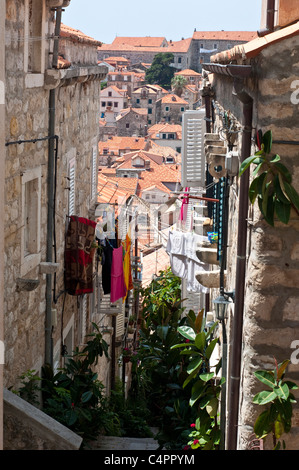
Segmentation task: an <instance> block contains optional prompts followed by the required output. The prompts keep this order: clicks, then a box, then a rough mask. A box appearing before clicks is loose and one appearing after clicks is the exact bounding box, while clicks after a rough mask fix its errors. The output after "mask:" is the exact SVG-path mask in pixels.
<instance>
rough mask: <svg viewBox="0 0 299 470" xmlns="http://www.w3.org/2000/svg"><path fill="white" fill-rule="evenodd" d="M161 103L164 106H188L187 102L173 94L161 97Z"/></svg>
mask: <svg viewBox="0 0 299 470" xmlns="http://www.w3.org/2000/svg"><path fill="white" fill-rule="evenodd" d="M161 101H162V103H165V104H170V103H171V104H188V101H186V100H184V99H183V98H180V97H179V96H177V95H174V94H173V93H168V95H165V96H163V97H162V98H161Z"/></svg>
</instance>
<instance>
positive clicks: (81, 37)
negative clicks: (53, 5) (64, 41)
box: [60, 24, 102, 47]
mask: <svg viewBox="0 0 299 470" xmlns="http://www.w3.org/2000/svg"><path fill="white" fill-rule="evenodd" d="M60 36H61V37H62V38H68V39H71V40H73V41H75V42H80V43H85V44H90V45H92V46H98V47H99V46H101V45H102V42H101V41H97V40H96V39H94V38H91V37H90V36H87V35H86V34H84V33H82V31H79V30H78V29H74V28H71V27H70V26H66V25H65V24H62V25H61V31H60Z"/></svg>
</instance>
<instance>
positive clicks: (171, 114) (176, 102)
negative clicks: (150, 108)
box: [156, 93, 189, 124]
mask: <svg viewBox="0 0 299 470" xmlns="http://www.w3.org/2000/svg"><path fill="white" fill-rule="evenodd" d="M188 109H189V103H188V101H186V100H184V99H183V98H180V97H179V96H177V95H175V94H173V93H169V94H168V95H165V96H163V97H162V98H160V99H159V100H158V101H157V102H156V122H157V123H159V122H169V123H171V124H181V123H182V116H183V113H184V112H185V111H187V110H188Z"/></svg>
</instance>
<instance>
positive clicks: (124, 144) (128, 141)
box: [99, 136, 146, 155]
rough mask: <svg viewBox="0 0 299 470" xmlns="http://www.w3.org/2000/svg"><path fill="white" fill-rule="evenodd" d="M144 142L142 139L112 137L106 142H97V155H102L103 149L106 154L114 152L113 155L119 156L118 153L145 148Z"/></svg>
mask: <svg viewBox="0 0 299 470" xmlns="http://www.w3.org/2000/svg"><path fill="white" fill-rule="evenodd" d="M145 145H146V141H145V139H144V137H119V136H112V138H111V139H108V140H107V141H106V142H99V153H100V155H101V154H102V153H103V149H107V150H108V152H114V153H115V155H119V152H120V151H124V150H127V151H129V150H141V149H143V148H144V147H145Z"/></svg>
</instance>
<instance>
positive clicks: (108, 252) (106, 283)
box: [102, 240, 113, 295]
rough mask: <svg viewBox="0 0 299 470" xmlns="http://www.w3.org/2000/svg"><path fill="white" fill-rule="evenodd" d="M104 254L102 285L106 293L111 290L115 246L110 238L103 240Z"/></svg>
mask: <svg viewBox="0 0 299 470" xmlns="http://www.w3.org/2000/svg"><path fill="white" fill-rule="evenodd" d="M102 246H103V256H102V287H103V292H104V294H105V295H106V294H110V292H111V268H112V254H113V246H112V245H111V243H110V242H109V240H107V241H104V242H102Z"/></svg>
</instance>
